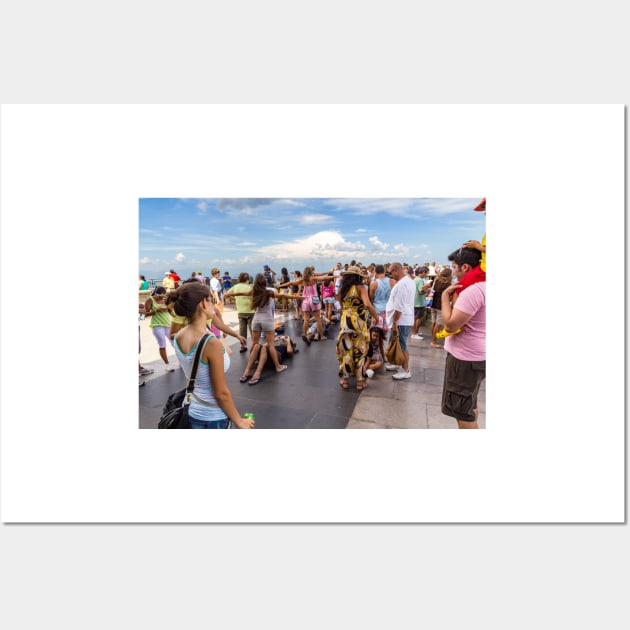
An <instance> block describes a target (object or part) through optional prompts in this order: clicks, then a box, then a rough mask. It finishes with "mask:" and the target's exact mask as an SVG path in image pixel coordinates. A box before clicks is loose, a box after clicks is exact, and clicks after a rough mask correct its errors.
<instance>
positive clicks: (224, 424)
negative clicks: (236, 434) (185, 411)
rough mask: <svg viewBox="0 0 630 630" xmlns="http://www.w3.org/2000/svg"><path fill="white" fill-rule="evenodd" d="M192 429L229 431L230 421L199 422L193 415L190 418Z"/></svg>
mask: <svg viewBox="0 0 630 630" xmlns="http://www.w3.org/2000/svg"><path fill="white" fill-rule="evenodd" d="M188 420H189V422H190V428H191V429H227V428H228V423H229V420H228V419H227V418H226V419H225V420H197V418H193V417H192V416H191V415H189V416H188Z"/></svg>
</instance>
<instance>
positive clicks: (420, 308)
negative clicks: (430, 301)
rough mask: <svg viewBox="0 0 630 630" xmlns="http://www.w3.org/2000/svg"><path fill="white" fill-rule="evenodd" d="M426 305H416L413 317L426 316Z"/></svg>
mask: <svg viewBox="0 0 630 630" xmlns="http://www.w3.org/2000/svg"><path fill="white" fill-rule="evenodd" d="M425 308H426V307H425V306H414V307H413V318H414V319H422V318H423V317H424V309H425Z"/></svg>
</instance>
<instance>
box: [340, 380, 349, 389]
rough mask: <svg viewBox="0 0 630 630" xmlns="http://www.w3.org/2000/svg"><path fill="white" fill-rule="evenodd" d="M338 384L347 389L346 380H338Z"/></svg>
mask: <svg viewBox="0 0 630 630" xmlns="http://www.w3.org/2000/svg"><path fill="white" fill-rule="evenodd" d="M339 385H340V386H341V388H342V389H348V381H339Z"/></svg>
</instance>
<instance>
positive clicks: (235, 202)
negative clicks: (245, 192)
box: [217, 198, 304, 214]
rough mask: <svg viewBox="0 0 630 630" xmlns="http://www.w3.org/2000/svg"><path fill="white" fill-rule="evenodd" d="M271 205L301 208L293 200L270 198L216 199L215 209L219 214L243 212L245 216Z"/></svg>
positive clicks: (299, 203) (300, 203)
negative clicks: (235, 211) (234, 211)
mask: <svg viewBox="0 0 630 630" xmlns="http://www.w3.org/2000/svg"><path fill="white" fill-rule="evenodd" d="M272 204H278V205H284V206H303V205H304V204H303V203H302V202H300V201H295V200H293V199H272V198H259V199H247V198H238V199H217V209H218V210H220V211H221V212H225V211H230V210H232V211H233V210H237V211H240V212H244V213H245V214H253V211H254V210H255V209H256V208H259V207H261V206H270V205H272Z"/></svg>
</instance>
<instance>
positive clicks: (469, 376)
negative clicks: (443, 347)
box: [442, 352, 486, 422]
mask: <svg viewBox="0 0 630 630" xmlns="http://www.w3.org/2000/svg"><path fill="white" fill-rule="evenodd" d="M484 378H486V362H485V361H460V360H459V359H456V358H455V357H454V356H453V355H452V354H450V353H448V352H447V353H446V366H445V368H444V389H443V390H442V413H443V414H444V415H446V416H451V417H452V418H457V419H458V420H465V421H466V422H474V421H475V420H476V417H475V409H477V394H478V393H479V387H480V386H481V383H482V381H483V379H484Z"/></svg>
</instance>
